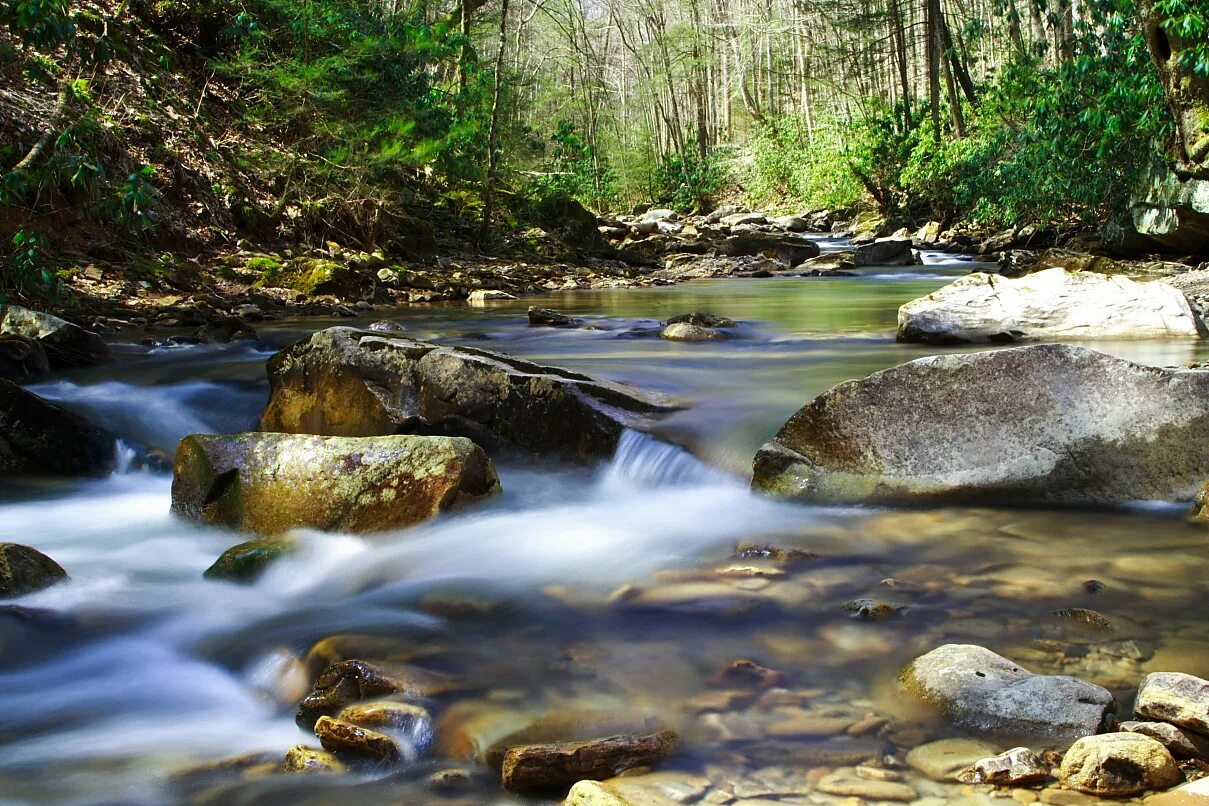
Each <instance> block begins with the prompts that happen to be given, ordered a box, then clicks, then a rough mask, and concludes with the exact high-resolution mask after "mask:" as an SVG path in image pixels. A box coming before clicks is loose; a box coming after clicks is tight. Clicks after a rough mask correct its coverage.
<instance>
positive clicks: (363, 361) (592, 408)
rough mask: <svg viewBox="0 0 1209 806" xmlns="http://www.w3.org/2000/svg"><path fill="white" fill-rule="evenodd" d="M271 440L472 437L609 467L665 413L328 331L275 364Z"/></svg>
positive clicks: (625, 397) (606, 392) (564, 384)
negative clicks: (276, 434)
mask: <svg viewBox="0 0 1209 806" xmlns="http://www.w3.org/2000/svg"><path fill="white" fill-rule="evenodd" d="M268 369H269V385H270V389H271V396H270V399H269V405H268V408H267V409H266V410H265V413H264V416H263V417H262V419H261V428H262V429H263V430H265V431H281V432H286V433H295V434H324V435H334V436H370V435H375V434H396V433H417V434H449V435H456V436H466V437H470V438H471V439H473V440H474V441H475V442H476V443H478V444H479V445H482V446H483V447H484V448H487V449H488V450H498V449H501V448H502V449H508V450H513V451H518V452H522V453H528V454H547V455H555V456H562V457H564V458H587V457H598V456H611V455H612V453H613V450H614V449H615V448H616V446H617V440H618V439H620V437H621V434H622V432H623V431H624V430H625V429H626V428H627V427H632V428H637V429H639V430H643V429H645V428H646V427H648V426H649V425H651V424H652V423H653V421H654V418H656V417H658V416H659V415H661V414H665V413H667V412H669V411H670V410H671V409H670V408H669V407H668V406H665V405H663V404H661V403H660V402H658V401H655V400H653V399H650V398H647V397H644V396H642V395H641V394H640V393H638V392H637V391H635V390H632V389H628V388H626V387H624V386H621V385H619V384H614V383H609V382H607V381H600V380H597V379H595V378H591V377H589V376H587V375H582V374H580V373H577V372H571V371H569V370H565V369H559V368H557V367H550V366H545V365H541V364H534V363H531V362H529V361H523V360H521V359H518V358H513V357H511V356H507V355H503V354H501V353H494V352H489V351H487V350H478V349H474V348H470V347H442V346H438V345H436V344H432V343H430V342H425V341H418V340H415V339H408V338H403V337H400V336H391V335H384V334H381V333H370V332H366V331H358V330H354V329H351V328H341V327H337V328H330V329H328V330H323V331H320V332H319V333H316V334H314V335H313V336H311V337H310V338H308V339H304V340H302V341H300V342H297V343H295V344H293V345H291V346H290V347H287V348H286V349H285V350H283V351H282V352H280V353H278V354H277V355H275V356H274V357H273V358H272V359H270V361H269V367H268Z"/></svg>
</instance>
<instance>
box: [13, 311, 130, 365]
mask: <svg viewBox="0 0 1209 806" xmlns="http://www.w3.org/2000/svg"><path fill="white" fill-rule="evenodd" d="M0 334H2V335H14V336H24V337H25V338H27V339H35V340H37V341H38V342H39V343H40V344H41V345H42V348H43V350H45V352H46V357H47V359H48V361H49V362H50V365H51V366H52V367H82V366H89V365H91V364H102V363H104V362H106V361H109V360H110V358H111V356H110V353H109V345H108V344H106V343H105V340H104V339H102V338H101V337H100V336H98V335H97V334H96V333H93V332H91V331H88V330H85V329H84V328H82V327H80V326H79V325H73V324H72V323H71V322H68V321H66V320H63V319H60V318H59V317H57V316H52V315H51V314H48V313H42V312H41V311H32V310H30V309H29V308H22V307H20V306H19V305H3V304H0Z"/></svg>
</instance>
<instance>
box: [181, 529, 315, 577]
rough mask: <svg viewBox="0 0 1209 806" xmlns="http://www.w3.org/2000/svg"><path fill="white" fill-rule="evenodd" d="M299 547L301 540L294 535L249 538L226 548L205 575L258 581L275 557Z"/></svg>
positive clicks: (292, 551) (290, 552)
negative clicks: (244, 541) (293, 536)
mask: <svg viewBox="0 0 1209 806" xmlns="http://www.w3.org/2000/svg"><path fill="white" fill-rule="evenodd" d="M297 550H298V541H297V540H295V539H294V538H292V537H287V536H280V537H261V538H257V539H256V540H249V541H247V542H246V543H240V544H239V545H238V546H232V547H231V548H229V549H227V550H226V551H224V552H223V553H222V556H220V557H219V558H218V559H217V560H215V561H214V564H213V565H211V566H210V567H209V568H207V569H206V570H205V571H204V572H202V576H203V577H205V578H206V579H225V580H227V581H229V582H255V581H256V580H257V579H259V578H260V576H261V575H262V574H264V572H265V571H267V570H268V568H269V566H270V565H272V564H273V562H274V561H276V560H278V559H280V558H281V557H286V556H289V555H290V554H293V553H294V552H295V551H297Z"/></svg>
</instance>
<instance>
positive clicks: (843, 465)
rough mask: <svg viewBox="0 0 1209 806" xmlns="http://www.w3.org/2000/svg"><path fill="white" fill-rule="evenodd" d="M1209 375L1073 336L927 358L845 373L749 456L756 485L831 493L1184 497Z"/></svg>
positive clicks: (1208, 426)
mask: <svg viewBox="0 0 1209 806" xmlns="http://www.w3.org/2000/svg"><path fill="white" fill-rule="evenodd" d="M1206 440H1209V372H1205V371H1201V370H1163V369H1155V368H1152V367H1145V366H1141V365H1139V364H1134V363H1132V362H1129V361H1124V360H1122V359H1119V358H1114V357H1112V356H1108V355H1104V354H1103V353H1098V352H1095V351H1092V350H1088V349H1085V348H1082V347H1074V346H1070V345H1058V344H1051V345H1038V346H1032V347H1020V348H1015V349H1008V350H999V351H993V352H981V353H972V354H965V355H950V356H932V357H929V358H922V359H918V360H916V361H911V362H908V363H906V364H902V365H900V366H897V367H893V368H891V369H887V370H883V371H882V372H876V373H874V374H873V375H870V376H869V377H867V378H865V379H863V380H859V381H848V382H846V383H842V384H840V385H838V386H836V387H834V388H833V389H831V390H829V391H827V392H824V393H823V394H822V395H820V396H819V397H817V398H815V399H814V400H813V401H812V402H811V403H809V404H807V405H806V406H805V407H804V408H802V409H801V410H800V411H798V412H797V413H796V414H795V415H794V416H793V417H791V418H790V419H789V421H788V422H786V423H785V425H784V426H782V428H781V430H780V431H779V432H778V433H777V435H776V436H775V437H774V438H773V440H772V441H771V442H768V443H766V444H765V445H764V446H763V447H762V448H761V449H760V451H759V453H758V454H757V455H756V459H755V468H754V470H755V472H754V478H753V480H752V485H753V487H754V488H756V489H758V490H763V491H766V492H769V493H773V494H776V495H781V496H789V497H799V498H809V499H813V500H826V501H879V500H918V499H928V498H931V499H950V500H995V501H1008V502H1020V501H1029V502H1042V501H1044V502H1060V503H1120V502H1127V501H1138V500H1166V501H1172V500H1191V499H1192V497H1193V496H1194V495H1195V493H1196V491H1197V488H1198V486H1199V485H1200V483H1201V482H1202V481H1204V479H1205V478H1209V455H1206V453H1205V452H1204V451H1202V450H1200V447H1199V446H1201V445H1203V444H1205V441H1206Z"/></svg>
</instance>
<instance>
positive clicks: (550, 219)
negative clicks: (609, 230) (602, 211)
mask: <svg viewBox="0 0 1209 806" xmlns="http://www.w3.org/2000/svg"><path fill="white" fill-rule="evenodd" d="M535 212H536V213H537V218H538V220H539V221H540V222H541V224H542V226H543V227H545V228H546V229H547V230H548V231H549V232H551V233H552V234H554V235H555V236H556V237H558V239H559V240H560V241H562V242H563V244H564V245H565V246H566V247H567V248H569V249H575V250H578V251H582V252H600V251H603V250H606V249H608V247H609V244H608V242H607V241H605V239H604V236H603V235H601V234H600V230H598V229H597V223H598V222H597V218H596V214H595V213H593V212H592V211H591V210H589V209H588V208H586V207H584V206H583V205H582V204H580V203H579V202H578V201H576V200H575V199H574V198H572V197H571V196H569V195H567V194H565V193H554V194H551V195H549V196H546V197H544V198H542V199H540V200H539V201H538V202H537V204H536V207H535Z"/></svg>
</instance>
